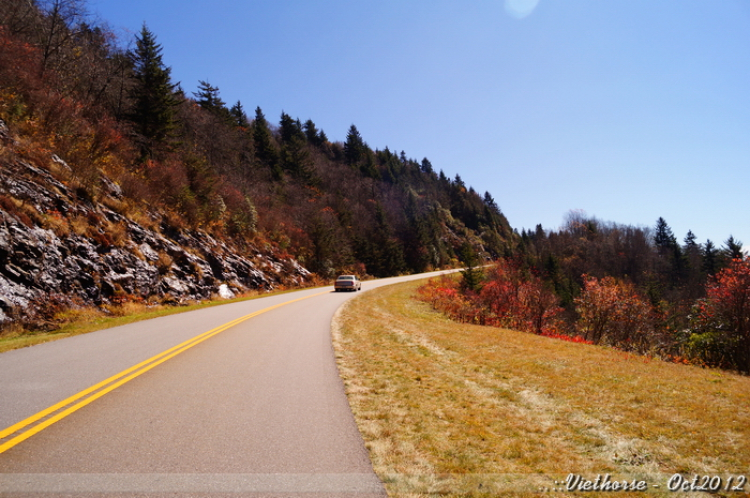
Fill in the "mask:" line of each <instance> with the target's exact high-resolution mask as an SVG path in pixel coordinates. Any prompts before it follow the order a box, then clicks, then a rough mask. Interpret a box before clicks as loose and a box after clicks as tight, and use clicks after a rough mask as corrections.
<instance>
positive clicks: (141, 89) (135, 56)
mask: <svg viewBox="0 0 750 498" xmlns="http://www.w3.org/2000/svg"><path fill="white" fill-rule="evenodd" d="M130 57H131V60H132V62H133V80H134V82H133V86H132V89H131V92H130V97H131V99H132V101H133V108H132V111H131V112H130V115H129V116H128V117H129V119H130V121H131V122H132V123H133V128H134V131H135V133H136V134H137V135H138V139H139V140H138V141H139V142H140V146H141V152H142V155H143V156H144V157H145V156H150V155H152V154H153V153H154V150H155V148H156V147H157V146H159V145H163V144H166V143H167V141H168V139H169V137H170V135H171V133H172V131H173V130H174V127H175V112H176V109H175V108H176V106H177V105H178V101H177V99H176V97H175V86H176V85H173V84H172V82H171V77H170V73H171V69H170V68H168V67H166V66H165V65H164V62H163V61H162V47H161V45H159V44H158V43H156V37H155V36H154V34H153V33H152V32H151V31H149V29H148V28H147V27H146V24H144V25H143V28H142V29H141V33H140V36H137V37H136V49H135V51H134V52H132V53H131V54H130Z"/></svg>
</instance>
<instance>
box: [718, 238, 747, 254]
mask: <svg viewBox="0 0 750 498" xmlns="http://www.w3.org/2000/svg"><path fill="white" fill-rule="evenodd" d="M724 245H725V246H726V248H725V249H724V251H723V253H724V256H725V257H726V258H727V259H729V260H732V259H741V258H743V257H744V254H742V242H740V241H739V240H734V236H732V235H730V236H729V238H728V239H727V240H726V241H725V242H724Z"/></svg>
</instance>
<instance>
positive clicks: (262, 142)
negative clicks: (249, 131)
mask: <svg viewBox="0 0 750 498" xmlns="http://www.w3.org/2000/svg"><path fill="white" fill-rule="evenodd" d="M253 141H254V143H255V158H256V159H257V160H258V162H259V163H261V164H262V165H264V166H266V167H268V168H269V169H270V170H271V175H272V177H273V179H274V180H280V179H281V177H282V170H281V167H280V166H279V155H278V152H277V151H276V147H274V144H273V137H272V136H271V130H270V129H269V127H268V121H266V117H265V116H264V115H263V111H262V110H261V109H260V107H257V108H256V109H255V120H254V121H253Z"/></svg>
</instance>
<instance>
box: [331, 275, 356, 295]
mask: <svg viewBox="0 0 750 498" xmlns="http://www.w3.org/2000/svg"><path fill="white" fill-rule="evenodd" d="M333 290H335V291H336V292H338V291H354V292H356V291H360V290H362V281H361V280H360V279H358V278H357V276H356V275H339V277H338V278H337V279H336V283H334V284H333Z"/></svg>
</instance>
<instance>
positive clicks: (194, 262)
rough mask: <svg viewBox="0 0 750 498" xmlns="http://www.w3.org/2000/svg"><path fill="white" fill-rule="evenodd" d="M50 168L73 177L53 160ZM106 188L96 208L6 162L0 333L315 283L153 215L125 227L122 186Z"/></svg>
mask: <svg viewBox="0 0 750 498" xmlns="http://www.w3.org/2000/svg"><path fill="white" fill-rule="evenodd" d="M0 131H2V130H0ZM50 164H51V165H52V166H54V167H56V168H60V169H62V170H64V169H65V168H67V165H66V164H65V162H64V161H62V160H61V159H60V158H57V157H55V156H53V157H52V158H51V162H50ZM101 182H102V183H101V186H100V187H99V188H98V189H97V192H99V194H98V199H97V200H94V199H91V198H90V197H89V196H86V195H85V193H83V192H81V191H75V189H72V188H70V187H68V186H66V185H65V184H64V183H63V182H61V181H59V180H58V179H57V178H56V177H55V176H54V175H53V174H51V172H50V171H49V170H47V169H45V168H40V167H37V166H34V165H32V164H29V163H28V162H25V161H23V160H19V159H13V160H11V161H10V162H2V160H0V325H2V324H3V323H5V324H7V323H8V322H12V321H15V320H35V319H38V317H40V316H43V315H44V314H45V313H48V312H49V310H50V309H51V308H55V309H59V308H60V307H64V306H75V305H92V306H101V305H104V304H109V303H118V302H122V301H127V300H139V301H153V302H161V303H164V302H167V303H181V302H185V301H190V300H204V299H208V298H211V297H230V296H232V295H234V294H235V293H237V292H242V291H245V290H248V289H268V290H270V289H273V288H276V287H278V286H300V285H303V284H304V283H305V281H306V279H308V278H309V277H310V273H309V272H308V271H307V270H306V269H305V268H303V267H302V266H301V265H300V264H299V263H298V262H297V261H295V260H293V259H288V258H286V259H284V258H279V257H276V256H274V255H273V253H272V252H270V251H265V252H262V251H259V250H257V249H255V248H253V247H244V248H242V249H240V248H238V247H234V246H233V245H231V243H229V242H227V241H224V240H218V239H216V238H214V237H212V236H210V235H209V234H208V233H205V232H202V231H186V230H183V229H180V228H177V227H174V226H171V225H170V224H169V222H168V221H167V218H166V217H164V216H162V215H160V214H159V213H156V212H150V213H149V217H150V218H149V220H148V223H146V222H145V221H141V222H140V223H139V222H136V221H134V220H133V219H129V218H128V217H127V216H125V215H123V214H121V213H120V212H118V210H117V209H116V207H117V206H118V205H121V204H122V201H123V199H122V192H121V190H120V188H119V186H117V185H116V184H115V183H113V182H112V181H110V180H109V179H107V178H101ZM113 206H114V208H113ZM120 211H124V210H120Z"/></svg>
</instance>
